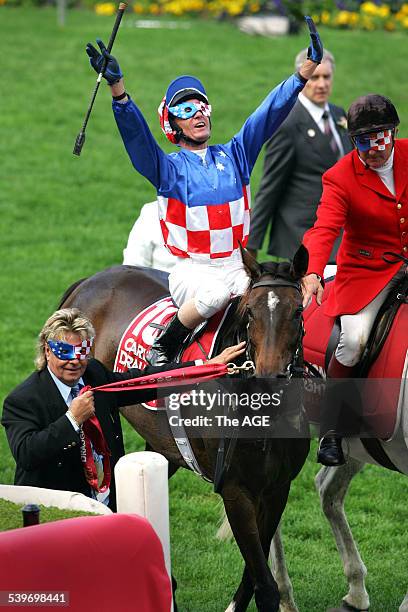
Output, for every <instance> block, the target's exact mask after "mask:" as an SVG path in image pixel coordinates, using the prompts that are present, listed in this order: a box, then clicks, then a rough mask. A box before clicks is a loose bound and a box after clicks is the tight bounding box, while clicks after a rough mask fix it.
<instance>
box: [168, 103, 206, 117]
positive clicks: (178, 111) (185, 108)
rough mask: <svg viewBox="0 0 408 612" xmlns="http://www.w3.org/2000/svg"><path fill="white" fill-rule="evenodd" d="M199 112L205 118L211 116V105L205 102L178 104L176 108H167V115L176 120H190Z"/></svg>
mask: <svg viewBox="0 0 408 612" xmlns="http://www.w3.org/2000/svg"><path fill="white" fill-rule="evenodd" d="M199 111H201V112H202V113H203V115H204V116H205V117H210V116H211V104H206V103H205V102H201V101H200V102H198V103H197V102H180V104H176V106H169V113H171V114H172V115H174V117H177V118H178V119H190V117H194V115H195V114H196V113H198V112H199Z"/></svg>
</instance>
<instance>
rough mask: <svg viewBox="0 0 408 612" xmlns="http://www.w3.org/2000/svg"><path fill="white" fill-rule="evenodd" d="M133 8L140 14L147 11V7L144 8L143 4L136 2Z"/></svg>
mask: <svg viewBox="0 0 408 612" xmlns="http://www.w3.org/2000/svg"><path fill="white" fill-rule="evenodd" d="M133 10H134V12H135V13H137V14H138V15H142V14H143V13H144V11H145V8H144V6H143V4H139V3H136V4H134V5H133Z"/></svg>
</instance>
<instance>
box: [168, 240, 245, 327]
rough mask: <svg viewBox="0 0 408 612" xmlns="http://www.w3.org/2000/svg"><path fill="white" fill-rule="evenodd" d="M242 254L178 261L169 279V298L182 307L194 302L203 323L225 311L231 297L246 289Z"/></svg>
mask: <svg viewBox="0 0 408 612" xmlns="http://www.w3.org/2000/svg"><path fill="white" fill-rule="evenodd" d="M249 280H250V279H249V276H248V275H247V273H246V271H245V268H244V264H243V262H242V259H241V254H240V253H239V252H238V253H237V254H235V255H234V254H233V255H232V256H231V257H225V258H224V257H223V258H220V259H213V260H211V261H203V262H201V261H195V260H193V259H180V260H179V262H178V263H177V264H176V266H175V268H174V269H173V271H172V272H171V274H170V276H169V287H170V293H171V297H172V298H173V300H174V301H175V303H176V304H177V306H179V307H180V306H182V304H184V302H187V300H190V299H192V298H194V304H195V307H196V308H197V310H198V312H199V314H200V315H201V316H202V317H203V318H204V319H209V318H210V317H212V315H214V314H215V313H216V312H218V311H220V310H222V308H225V307H226V306H227V304H228V302H229V300H230V299H231V297H232V296H235V295H242V294H244V293H245V291H246V290H247V288H248V286H249Z"/></svg>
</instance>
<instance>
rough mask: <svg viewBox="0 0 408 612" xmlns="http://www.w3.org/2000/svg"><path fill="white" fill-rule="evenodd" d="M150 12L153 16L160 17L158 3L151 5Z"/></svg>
mask: <svg viewBox="0 0 408 612" xmlns="http://www.w3.org/2000/svg"><path fill="white" fill-rule="evenodd" d="M149 10H150V12H151V14H152V15H158V14H159V13H160V6H159V5H158V4H156V3H153V4H151V5H150V7H149Z"/></svg>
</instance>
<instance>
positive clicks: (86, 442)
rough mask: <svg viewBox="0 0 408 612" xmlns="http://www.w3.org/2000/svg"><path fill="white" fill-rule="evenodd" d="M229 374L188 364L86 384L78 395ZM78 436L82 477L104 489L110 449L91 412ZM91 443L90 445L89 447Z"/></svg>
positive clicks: (96, 488)
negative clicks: (100, 467)
mask: <svg viewBox="0 0 408 612" xmlns="http://www.w3.org/2000/svg"><path fill="white" fill-rule="evenodd" d="M227 373H228V367H227V366H226V365H224V364H206V365H201V366H189V367H187V368H179V369H177V370H168V371H167V372H156V373H155V374H150V375H148V376H139V377H137V378H129V380H125V381H120V382H114V383H109V384H107V385H101V386H100V387H91V386H90V385H87V386H85V387H83V388H82V389H81V391H80V395H82V394H83V393H85V392H86V391H114V392H118V391H135V390H137V389H157V388H160V387H176V386H180V385H189V386H191V385H192V384H195V383H199V382H203V381H206V380H211V379H213V378H219V377H220V376H225V374H227ZM80 437H81V460H82V463H83V466H84V473H85V478H86V480H87V481H88V483H89V485H90V486H91V487H92V489H93V490H94V491H96V492H101V493H102V492H104V491H106V490H107V489H108V488H109V487H110V481H111V469H110V459H109V458H110V454H111V453H110V450H109V448H108V445H107V444H106V440H105V436H104V435H103V432H102V428H101V425H100V423H99V420H98V418H97V417H96V416H95V415H94V416H93V417H90V418H89V419H88V420H87V421H85V423H84V424H83V426H82V428H81V432H80ZM91 443H92V446H91ZM92 447H93V449H94V450H95V451H96V452H97V453H98V454H99V455H100V456H101V457H102V462H103V473H104V475H103V482H102V483H101V485H99V483H98V474H97V469H96V465H95V459H94V456H93V451H92Z"/></svg>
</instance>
